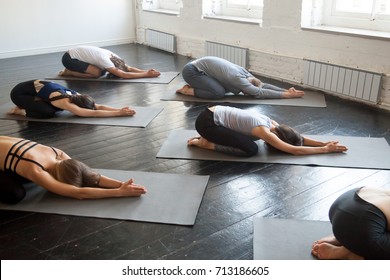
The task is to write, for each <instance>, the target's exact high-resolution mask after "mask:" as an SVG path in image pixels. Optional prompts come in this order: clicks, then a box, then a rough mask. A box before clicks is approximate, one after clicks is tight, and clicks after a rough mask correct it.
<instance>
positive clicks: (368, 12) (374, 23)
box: [322, 0, 390, 32]
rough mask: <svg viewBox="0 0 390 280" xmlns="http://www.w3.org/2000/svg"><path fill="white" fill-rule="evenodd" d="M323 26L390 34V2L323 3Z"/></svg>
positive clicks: (345, 0) (346, 0) (351, 0)
mask: <svg viewBox="0 0 390 280" xmlns="http://www.w3.org/2000/svg"><path fill="white" fill-rule="evenodd" d="M323 4H324V7H323V9H324V10H323V20H322V25H329V26H339V27H347V28H348V27H349V28H357V29H368V30H375V31H385V32H390V0H332V1H323Z"/></svg>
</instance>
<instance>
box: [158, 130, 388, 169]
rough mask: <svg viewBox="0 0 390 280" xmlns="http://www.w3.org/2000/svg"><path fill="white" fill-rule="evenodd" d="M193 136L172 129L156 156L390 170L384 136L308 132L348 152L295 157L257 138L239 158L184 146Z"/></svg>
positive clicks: (315, 137)
mask: <svg viewBox="0 0 390 280" xmlns="http://www.w3.org/2000/svg"><path fill="white" fill-rule="evenodd" d="M196 136H199V134H198V133H197V132H196V131H195V130H172V131H171V132H170V134H169V135H168V138H167V139H166V140H165V141H164V143H163V145H162V147H161V148H160V151H159V152H158V153H157V158H172V159H196V160H215V161H237V162H261V163H282V164H297V165H317V166H331V167H350V168H372V169H390V146H389V144H388V143H387V141H386V139H384V138H370V137H348V136H335V135H307V137H310V138H313V139H316V140H319V141H323V142H327V141H333V140H335V141H340V143H341V144H343V145H345V146H347V147H348V151H347V152H345V153H330V154H316V155H302V156H294V155H291V154H287V153H283V152H280V151H277V150H275V149H270V148H269V147H268V145H266V144H265V143H264V142H263V141H261V140H259V141H257V143H258V146H259V152H258V154H257V155H255V156H253V157H238V156H232V155H227V154H223V153H219V152H215V151H211V150H205V149H201V148H198V147H193V146H191V147H189V146H187V140H188V139H190V138H192V137H196Z"/></svg>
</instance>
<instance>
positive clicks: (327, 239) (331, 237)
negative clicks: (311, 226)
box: [312, 235, 341, 248]
mask: <svg viewBox="0 0 390 280" xmlns="http://www.w3.org/2000/svg"><path fill="white" fill-rule="evenodd" d="M321 243H329V244H332V245H335V246H341V244H340V242H339V241H338V240H337V239H336V237H335V236H334V235H329V236H326V237H323V238H321V239H319V240H317V241H315V242H314V243H313V246H312V248H313V247H314V246H315V245H316V244H321Z"/></svg>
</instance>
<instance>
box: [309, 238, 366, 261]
mask: <svg viewBox="0 0 390 280" xmlns="http://www.w3.org/2000/svg"><path fill="white" fill-rule="evenodd" d="M311 253H312V254H313V256H315V257H317V258H318V259H320V260H361V259H363V258H362V257H360V256H358V255H356V254H354V253H352V252H351V251H349V250H348V249H347V248H345V247H344V246H335V245H333V244H330V243H327V242H324V243H319V244H316V245H314V246H313V248H312V250H311Z"/></svg>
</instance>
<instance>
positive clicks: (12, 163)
mask: <svg viewBox="0 0 390 280" xmlns="http://www.w3.org/2000/svg"><path fill="white" fill-rule="evenodd" d="M29 143H33V144H32V145H31V146H29V147H27V148H26V149H25V150H24V151H23V152H22V153H21V154H20V155H18V152H19V151H20V149H21V148H23V147H24V146H26V145H28V144H29ZM36 145H38V143H36V142H33V141H31V140H26V139H22V140H20V141H18V142H16V143H15V144H14V145H12V147H11V149H9V151H8V154H7V156H6V157H5V160H4V171H12V172H15V173H16V167H17V166H18V164H19V161H21V160H25V161H29V162H32V163H34V164H36V165H38V166H39V167H40V168H42V169H43V170H45V168H44V167H43V166H42V164H40V163H39V162H36V161H35V160H32V159H28V158H24V157H23V155H24V154H25V153H26V152H27V151H28V150H30V149H32V148H34V147H35V146H36ZM50 148H52V150H53V151H54V153H55V154H56V157H57V156H58V153H57V151H56V150H55V149H54V148H53V147H50ZM7 163H8V164H7Z"/></svg>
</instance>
